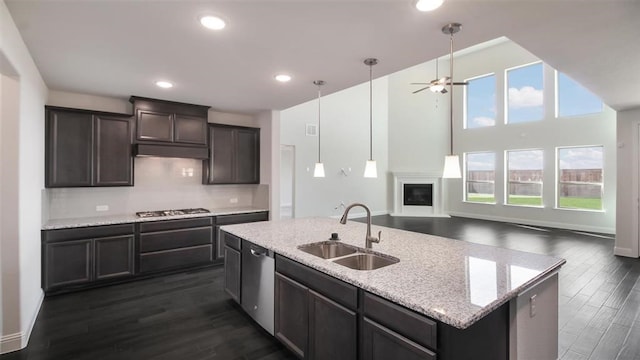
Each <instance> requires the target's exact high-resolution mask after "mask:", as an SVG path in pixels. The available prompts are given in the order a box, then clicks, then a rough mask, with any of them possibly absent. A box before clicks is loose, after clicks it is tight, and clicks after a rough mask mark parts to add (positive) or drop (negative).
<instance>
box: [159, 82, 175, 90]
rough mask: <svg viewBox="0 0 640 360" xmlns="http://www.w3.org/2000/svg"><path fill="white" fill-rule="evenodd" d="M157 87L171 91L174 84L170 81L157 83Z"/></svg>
mask: <svg viewBox="0 0 640 360" xmlns="http://www.w3.org/2000/svg"><path fill="white" fill-rule="evenodd" d="M156 86H157V87H161V88H163V89H169V88H172V87H173V84H172V83H170V82H168V81H162V80H161V81H156Z"/></svg>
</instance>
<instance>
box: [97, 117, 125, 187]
mask: <svg viewBox="0 0 640 360" xmlns="http://www.w3.org/2000/svg"><path fill="white" fill-rule="evenodd" d="M94 139H95V141H94V142H95V145H94V160H93V163H94V183H93V184H94V185H96V186H113V185H133V157H132V156H131V121H130V119H128V118H117V117H105V116H96V117H95V125H94Z"/></svg>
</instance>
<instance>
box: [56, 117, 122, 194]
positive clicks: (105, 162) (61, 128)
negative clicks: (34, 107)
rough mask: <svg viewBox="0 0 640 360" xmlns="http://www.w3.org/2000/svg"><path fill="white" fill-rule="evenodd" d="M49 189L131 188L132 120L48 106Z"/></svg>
mask: <svg viewBox="0 0 640 360" xmlns="http://www.w3.org/2000/svg"><path fill="white" fill-rule="evenodd" d="M45 109H46V118H45V123H46V126H45V128H46V135H45V157H46V161H45V186H46V187H49V188H51V187H80V186H131V185H133V159H132V157H131V137H132V135H131V117H130V116H129V115H126V114H114V113H105V112H93V111H87V110H78V109H68V108H59V107H52V106H46V107H45Z"/></svg>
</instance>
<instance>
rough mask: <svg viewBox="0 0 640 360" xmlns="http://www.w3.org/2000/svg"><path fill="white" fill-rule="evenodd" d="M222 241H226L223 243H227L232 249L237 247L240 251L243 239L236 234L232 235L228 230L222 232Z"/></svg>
mask: <svg viewBox="0 0 640 360" xmlns="http://www.w3.org/2000/svg"><path fill="white" fill-rule="evenodd" d="M222 241H224V244H223V245H226V246H228V247H230V248H232V249H236V250H238V251H240V243H241V240H240V238H239V237H237V236H235V235H231V234H229V233H228V232H224V231H223V232H222Z"/></svg>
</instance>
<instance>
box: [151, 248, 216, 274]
mask: <svg viewBox="0 0 640 360" xmlns="http://www.w3.org/2000/svg"><path fill="white" fill-rule="evenodd" d="M211 249H212V247H211V245H201V246H193V247H188V248H180V249H173V250H165V251H157V252H152V253H146V254H140V272H149V271H157V270H165V269H171V268H178V267H183V266H191V265H197V264H206V263H210V262H211Z"/></svg>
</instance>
